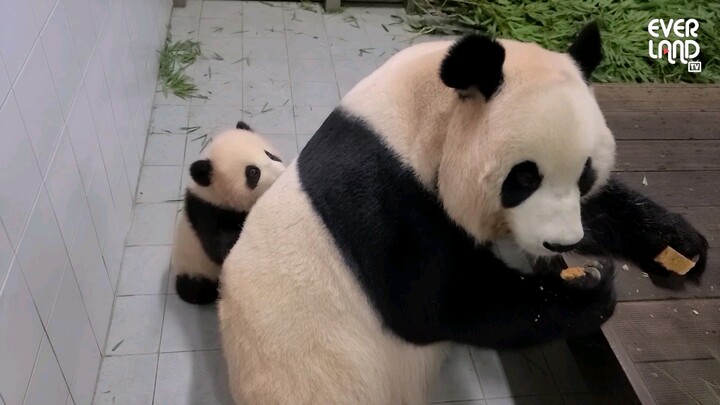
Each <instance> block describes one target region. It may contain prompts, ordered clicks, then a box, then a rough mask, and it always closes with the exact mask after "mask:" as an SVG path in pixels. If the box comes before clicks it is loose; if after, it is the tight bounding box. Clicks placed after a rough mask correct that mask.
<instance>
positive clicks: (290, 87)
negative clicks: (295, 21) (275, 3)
mask: <svg viewBox="0 0 720 405" xmlns="http://www.w3.org/2000/svg"><path fill="white" fill-rule="evenodd" d="M280 9H281V11H282V12H281V15H282V23H283V39H284V40H285V54H286V56H287V59H286V60H287V69H288V78H290V80H289V83H288V87H289V90H290V103H291V105H292V114H291V116H292V120H293V129H295V131H294V132H295V156H296V158H297V155H298V149H299V144H298V137H297V123H296V120H295V118H296V117H295V100H294V99H293V81H292V73H291V69H290V47H289V46H288V32H287V25H286V24H285V8H283V7H280ZM243 18H244V16H243Z"/></svg>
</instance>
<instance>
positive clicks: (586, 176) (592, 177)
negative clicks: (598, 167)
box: [578, 158, 597, 195]
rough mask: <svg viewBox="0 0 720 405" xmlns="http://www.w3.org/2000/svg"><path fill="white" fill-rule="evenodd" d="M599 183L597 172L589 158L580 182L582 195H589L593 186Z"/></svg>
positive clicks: (579, 186)
mask: <svg viewBox="0 0 720 405" xmlns="http://www.w3.org/2000/svg"><path fill="white" fill-rule="evenodd" d="M596 181H597V172H595V169H593V167H592V158H587V160H586V161H585V168H584V169H583V171H582V174H581V175H580V179H579V180H578V188H579V189H580V195H585V194H587V193H588V192H589V191H590V189H591V188H592V186H593V184H595V182H596Z"/></svg>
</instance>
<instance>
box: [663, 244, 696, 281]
mask: <svg viewBox="0 0 720 405" xmlns="http://www.w3.org/2000/svg"><path fill="white" fill-rule="evenodd" d="M655 261H656V262H658V263H659V264H660V265H661V266H663V267H665V268H666V269H668V270H670V271H672V272H675V273H677V274H680V275H681V276H682V275H684V274H686V273H687V272H688V271H690V269H692V268H693V267H695V262H694V261H692V260H690V259H688V258H687V257H685V256H683V255H682V254H680V253H678V251H677V250H675V249H673V248H671V247H670V246H668V247H666V248H665V250H663V251H662V252H660V254H659V255H657V256H656V257H655Z"/></svg>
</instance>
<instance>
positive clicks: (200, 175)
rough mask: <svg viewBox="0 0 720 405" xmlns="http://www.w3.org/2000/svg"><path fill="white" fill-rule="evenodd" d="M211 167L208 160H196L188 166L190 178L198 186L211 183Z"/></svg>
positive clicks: (205, 185)
mask: <svg viewBox="0 0 720 405" xmlns="http://www.w3.org/2000/svg"><path fill="white" fill-rule="evenodd" d="M212 172H213V166H212V162H211V161H210V159H202V160H196V161H194V162H193V164H191V165H190V177H192V179H193V180H194V181H195V183H197V184H198V185H200V186H203V187H207V186H209V185H210V183H212Z"/></svg>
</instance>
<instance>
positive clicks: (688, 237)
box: [640, 214, 708, 274]
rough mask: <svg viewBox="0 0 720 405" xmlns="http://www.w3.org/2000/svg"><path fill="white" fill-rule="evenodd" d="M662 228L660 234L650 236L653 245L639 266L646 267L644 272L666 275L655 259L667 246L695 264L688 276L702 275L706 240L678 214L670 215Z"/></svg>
mask: <svg viewBox="0 0 720 405" xmlns="http://www.w3.org/2000/svg"><path fill="white" fill-rule="evenodd" d="M664 228H665V229H663V230H662V232H658V233H656V234H655V235H654V237H653V236H650V238H651V240H652V242H654V243H653V244H652V246H651V248H650V249H648V251H646V252H644V254H645V255H644V256H645V257H643V261H644V262H645V263H640V265H641V266H643V265H644V266H643V267H647V268H646V270H650V271H652V272H655V273H660V274H663V273H665V274H668V270H667V269H665V268H664V267H662V266H661V265H660V264H659V263H657V262H656V261H655V258H656V257H657V256H658V254H660V253H661V252H662V251H663V250H665V248H667V247H668V246H669V247H671V248H673V249H675V250H676V251H677V252H678V253H680V254H681V255H683V256H685V257H686V258H687V259H690V260H691V261H693V262H695V263H696V264H695V266H694V267H693V268H692V269H691V270H690V272H691V273H690V274H699V273H702V271H703V270H704V268H705V262H706V260H707V250H708V242H707V239H705V237H704V236H703V235H702V234H701V233H700V232H699V231H698V230H697V229H695V228H694V227H693V226H692V225H690V223H689V222H687V221H686V220H685V218H683V217H682V216H681V215H678V214H672V216H671V218H670V220H669V221H668V223H667V225H666V227H664ZM671 274H673V273H671Z"/></svg>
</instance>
